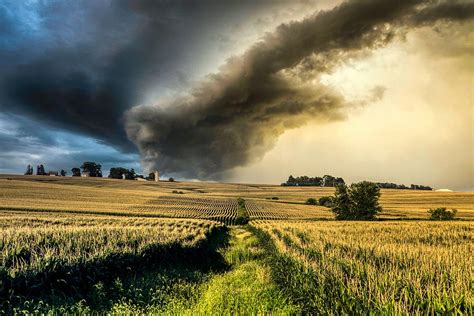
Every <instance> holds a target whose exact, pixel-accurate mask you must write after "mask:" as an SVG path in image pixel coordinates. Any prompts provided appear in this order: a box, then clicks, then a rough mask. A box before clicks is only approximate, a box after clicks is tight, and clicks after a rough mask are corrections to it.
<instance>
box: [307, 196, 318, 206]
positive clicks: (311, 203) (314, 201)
mask: <svg viewBox="0 0 474 316" xmlns="http://www.w3.org/2000/svg"><path fill="white" fill-rule="evenodd" d="M306 204H308V205H318V200H316V199H315V198H309V199H307V200H306Z"/></svg>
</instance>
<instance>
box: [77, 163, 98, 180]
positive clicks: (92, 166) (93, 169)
mask: <svg viewBox="0 0 474 316" xmlns="http://www.w3.org/2000/svg"><path fill="white" fill-rule="evenodd" d="M101 168H102V166H101V165H100V164H97V163H95V162H92V161H86V162H84V163H82V166H81V169H82V171H83V172H88V173H89V176H90V177H102V170H101Z"/></svg>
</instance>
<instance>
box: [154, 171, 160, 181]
mask: <svg viewBox="0 0 474 316" xmlns="http://www.w3.org/2000/svg"><path fill="white" fill-rule="evenodd" d="M154 174H155V181H156V182H159V181H160V172H159V171H158V170H155V172H154Z"/></svg>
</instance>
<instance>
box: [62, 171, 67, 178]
mask: <svg viewBox="0 0 474 316" xmlns="http://www.w3.org/2000/svg"><path fill="white" fill-rule="evenodd" d="M66 174H67V172H66V170H64V169H62V170H61V177H65V176H66Z"/></svg>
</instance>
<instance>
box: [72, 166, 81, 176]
mask: <svg viewBox="0 0 474 316" xmlns="http://www.w3.org/2000/svg"><path fill="white" fill-rule="evenodd" d="M71 172H72V176H73V177H80V176H81V169H79V168H72V169H71Z"/></svg>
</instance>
